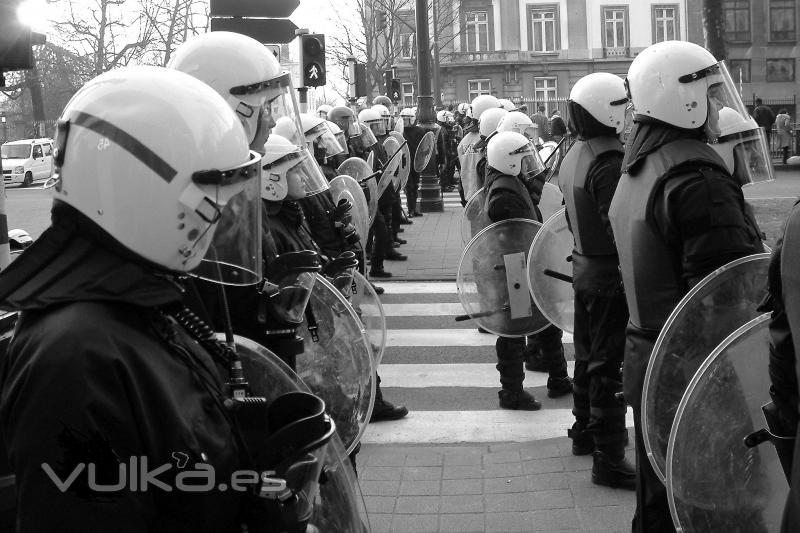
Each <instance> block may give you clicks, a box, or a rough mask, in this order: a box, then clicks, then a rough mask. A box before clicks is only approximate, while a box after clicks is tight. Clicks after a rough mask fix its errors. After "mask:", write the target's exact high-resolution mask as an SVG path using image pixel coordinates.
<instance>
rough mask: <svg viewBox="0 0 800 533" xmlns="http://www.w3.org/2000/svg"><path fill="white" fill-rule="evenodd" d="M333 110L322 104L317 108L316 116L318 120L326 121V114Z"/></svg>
mask: <svg viewBox="0 0 800 533" xmlns="http://www.w3.org/2000/svg"><path fill="white" fill-rule="evenodd" d="M331 109H333V107H331V106H329V105H328V104H322V105H321V106H319V107H318V108H317V116H318V117H319V118H324V119H326V120H327V118H328V112H329V111H330V110H331Z"/></svg>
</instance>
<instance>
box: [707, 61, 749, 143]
mask: <svg viewBox="0 0 800 533" xmlns="http://www.w3.org/2000/svg"><path fill="white" fill-rule="evenodd" d="M706 72H707V74H706V79H707V81H708V120H707V129H709V130H710V131H711V132H712V134H713V133H716V134H717V135H719V133H718V132H719V125H718V124H717V121H718V118H719V111H720V110H721V109H722V108H724V107H729V108H731V109H733V110H734V111H736V112H737V113H739V114H740V115H741V116H743V117H747V116H749V113H748V111H747V107H746V106H745V105H744V102H742V97H741V96H739V91H737V89H736V84H735V83H734V82H733V79H732V78H731V75H730V73H729V72H728V67H726V66H725V63H724V62H722V61H721V62H719V63H718V64H717V65H714V67H711V68H709V69H706Z"/></svg>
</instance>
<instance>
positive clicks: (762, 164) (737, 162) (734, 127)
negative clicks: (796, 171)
mask: <svg viewBox="0 0 800 533" xmlns="http://www.w3.org/2000/svg"><path fill="white" fill-rule="evenodd" d="M719 129H720V136H719V138H718V139H717V142H715V143H712V144H711V145H710V146H711V148H712V149H713V150H714V151H715V152H717V154H719V156H720V157H721V158H722V160H723V161H725V166H727V167H728V171H729V172H730V173H731V176H733V177H734V179H735V180H736V181H737V182H738V183H739V185H741V186H744V185H750V184H752V183H758V182H761V181H772V180H773V179H775V176H774V174H773V171H772V163H771V158H770V153H769V149H768V145H767V138H766V136H765V134H764V130H763V129H761V128H760V127H759V126H758V124H756V121H755V120H753V118H752V117H750V116H749V115H741V114H739V113H737V112H736V111H734V110H733V109H731V108H730V107H723V108H722V109H720V110H719Z"/></svg>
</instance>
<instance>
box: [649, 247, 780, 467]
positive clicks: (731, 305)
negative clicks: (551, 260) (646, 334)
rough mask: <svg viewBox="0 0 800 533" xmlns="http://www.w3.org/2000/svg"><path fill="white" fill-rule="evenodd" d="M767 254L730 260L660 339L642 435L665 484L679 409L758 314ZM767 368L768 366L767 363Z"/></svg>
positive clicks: (687, 299) (686, 300)
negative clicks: (708, 362)
mask: <svg viewBox="0 0 800 533" xmlns="http://www.w3.org/2000/svg"><path fill="white" fill-rule="evenodd" d="M768 266H769V254H755V255H750V256H747V257H742V258H739V259H736V260H734V261H731V262H730V263H728V264H727V265H724V266H722V267H720V268H718V269H717V270H715V271H714V272H712V273H711V274H709V275H708V276H706V277H705V278H703V279H702V280H701V281H700V282H699V283H698V284H697V285H695V286H694V287H692V290H690V291H689V292H688V293H687V294H686V296H684V297H683V299H682V300H681V301H680V302H679V303H678V305H677V306H675V309H673V311H672V314H670V316H669V318H667V321H666V322H665V324H664V327H663V328H662V329H661V333H660V334H659V336H658V339H656V343H655V345H654V347H653V352H652V353H651V355H650V361H649V362H648V365H647V371H646V373H645V377H644V388H643V391H642V433H643V439H644V444H645V448H646V450H647V455H648V457H649V458H650V463H651V464H652V465H653V469H654V470H655V471H656V474H657V475H658V476H659V478H660V479H661V480H664V468H665V467H664V462H665V460H666V453H667V441H668V439H669V434H670V430H671V429H672V424H673V421H674V419H675V410H676V409H677V407H678V403H679V402H680V400H681V397H682V396H683V394H684V391H686V386H687V385H688V383H689V380H690V379H692V376H694V374H695V372H696V371H697V369H698V367H699V366H700V364H701V363H702V362H703V361H704V360H705V359H706V358H707V357H708V356H709V354H710V353H711V351H712V350H713V349H714V348H715V347H716V346H717V345H718V344H719V343H720V342H721V341H722V340H723V339H725V337H727V336H728V335H729V334H730V333H731V332H732V331H735V330H736V329H737V328H738V327H740V326H741V325H742V324H744V323H745V322H747V321H749V320H751V319H753V318H755V317H756V316H758V315H759V314H760V313H759V312H758V311H756V308H757V307H758V305H759V304H760V303H761V301H762V300H763V298H764V296H765V295H766V280H767V267H768ZM765 364H766V363H765Z"/></svg>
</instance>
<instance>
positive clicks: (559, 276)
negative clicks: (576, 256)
mask: <svg viewBox="0 0 800 533" xmlns="http://www.w3.org/2000/svg"><path fill="white" fill-rule="evenodd" d="M544 275H545V276H550V277H551V278H556V279H560V280H561V281H566V282H567V283H572V276H568V275H566V274H562V273H561V272H556V271H555V270H550V269H549V268H545V269H544Z"/></svg>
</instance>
